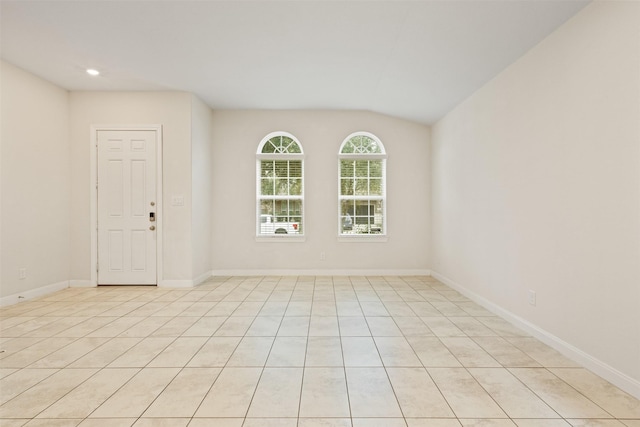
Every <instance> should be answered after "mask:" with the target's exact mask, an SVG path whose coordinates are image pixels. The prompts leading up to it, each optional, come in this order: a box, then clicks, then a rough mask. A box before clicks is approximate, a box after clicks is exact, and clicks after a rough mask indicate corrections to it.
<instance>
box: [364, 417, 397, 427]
mask: <svg viewBox="0 0 640 427" xmlns="http://www.w3.org/2000/svg"><path fill="white" fill-rule="evenodd" d="M353 427H407V423H406V422H405V420H404V418H354V419H353Z"/></svg>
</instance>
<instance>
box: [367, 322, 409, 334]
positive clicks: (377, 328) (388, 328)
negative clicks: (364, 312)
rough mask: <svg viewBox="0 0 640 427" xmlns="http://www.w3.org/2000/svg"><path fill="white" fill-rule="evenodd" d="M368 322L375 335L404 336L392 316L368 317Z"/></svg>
mask: <svg viewBox="0 0 640 427" xmlns="http://www.w3.org/2000/svg"><path fill="white" fill-rule="evenodd" d="M367 324H368V325H369V330H370V331H371V335H373V336H374V337H401V336H402V332H400V329H399V328H398V326H397V325H396V323H395V322H394V321H393V318H391V317H367Z"/></svg>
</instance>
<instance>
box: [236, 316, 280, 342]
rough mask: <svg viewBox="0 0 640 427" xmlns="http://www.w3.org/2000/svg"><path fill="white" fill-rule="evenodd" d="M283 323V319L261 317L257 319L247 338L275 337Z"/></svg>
mask: <svg viewBox="0 0 640 427" xmlns="http://www.w3.org/2000/svg"><path fill="white" fill-rule="evenodd" d="M280 322H282V317H272V316H260V317H256V319H255V320H254V321H253V323H252V324H251V326H250V327H249V330H248V331H247V333H246V335H245V336H248V337H275V336H276V334H277V333H278V328H279V327H280Z"/></svg>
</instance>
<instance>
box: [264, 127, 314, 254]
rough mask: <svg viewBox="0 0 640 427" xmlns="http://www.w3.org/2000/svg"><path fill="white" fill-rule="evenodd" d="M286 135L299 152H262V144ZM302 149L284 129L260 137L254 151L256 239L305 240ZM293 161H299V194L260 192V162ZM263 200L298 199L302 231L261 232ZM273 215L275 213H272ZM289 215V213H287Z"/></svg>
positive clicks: (297, 141)
mask: <svg viewBox="0 0 640 427" xmlns="http://www.w3.org/2000/svg"><path fill="white" fill-rule="evenodd" d="M279 136H280V137H286V138H290V139H292V140H293V141H294V142H295V143H296V144H297V146H298V148H299V149H300V153H263V152H262V150H263V149H264V146H265V145H266V144H267V143H268V142H269V141H270V140H271V139H273V138H275V137H279ZM304 158H305V155H304V149H303V147H302V144H301V143H300V140H299V139H298V138H296V137H295V136H294V135H292V134H291V133H289V132H284V131H276V132H271V133H269V134H268V135H266V136H265V137H264V138H262V140H261V141H260V144H258V149H257V151H256V217H255V227H256V228H255V236H256V237H255V238H256V241H263V242H269V241H271V242H273V241H287V242H303V241H305V227H306V223H305V209H304V199H305V189H304V184H305V177H304ZM265 160H267V161H269V160H271V161H292V160H293V161H295V160H299V161H300V175H301V180H302V183H301V190H300V195H299V196H298V195H296V196H291V195H286V196H283V195H275V194H273V195H263V194H262V180H261V178H262V162H263V161H265ZM288 177H289V178H290V175H288ZM263 200H289V201H290V200H299V201H300V205H301V214H300V217H301V221H300V224H301V225H302V227H301V228H302V232H299V233H296V234H288V233H287V234H278V233H273V234H262V233H261V230H262V227H261V223H262V221H261V220H262V213H261V202H262V201H263ZM274 216H275V213H274ZM288 216H290V215H288Z"/></svg>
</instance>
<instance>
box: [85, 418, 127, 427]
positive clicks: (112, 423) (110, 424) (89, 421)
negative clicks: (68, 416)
mask: <svg viewBox="0 0 640 427" xmlns="http://www.w3.org/2000/svg"><path fill="white" fill-rule="evenodd" d="M135 422H136V418H86V419H85V420H83V421H82V422H81V423H80V424H78V427H131V426H132V425H133V423H135Z"/></svg>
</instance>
